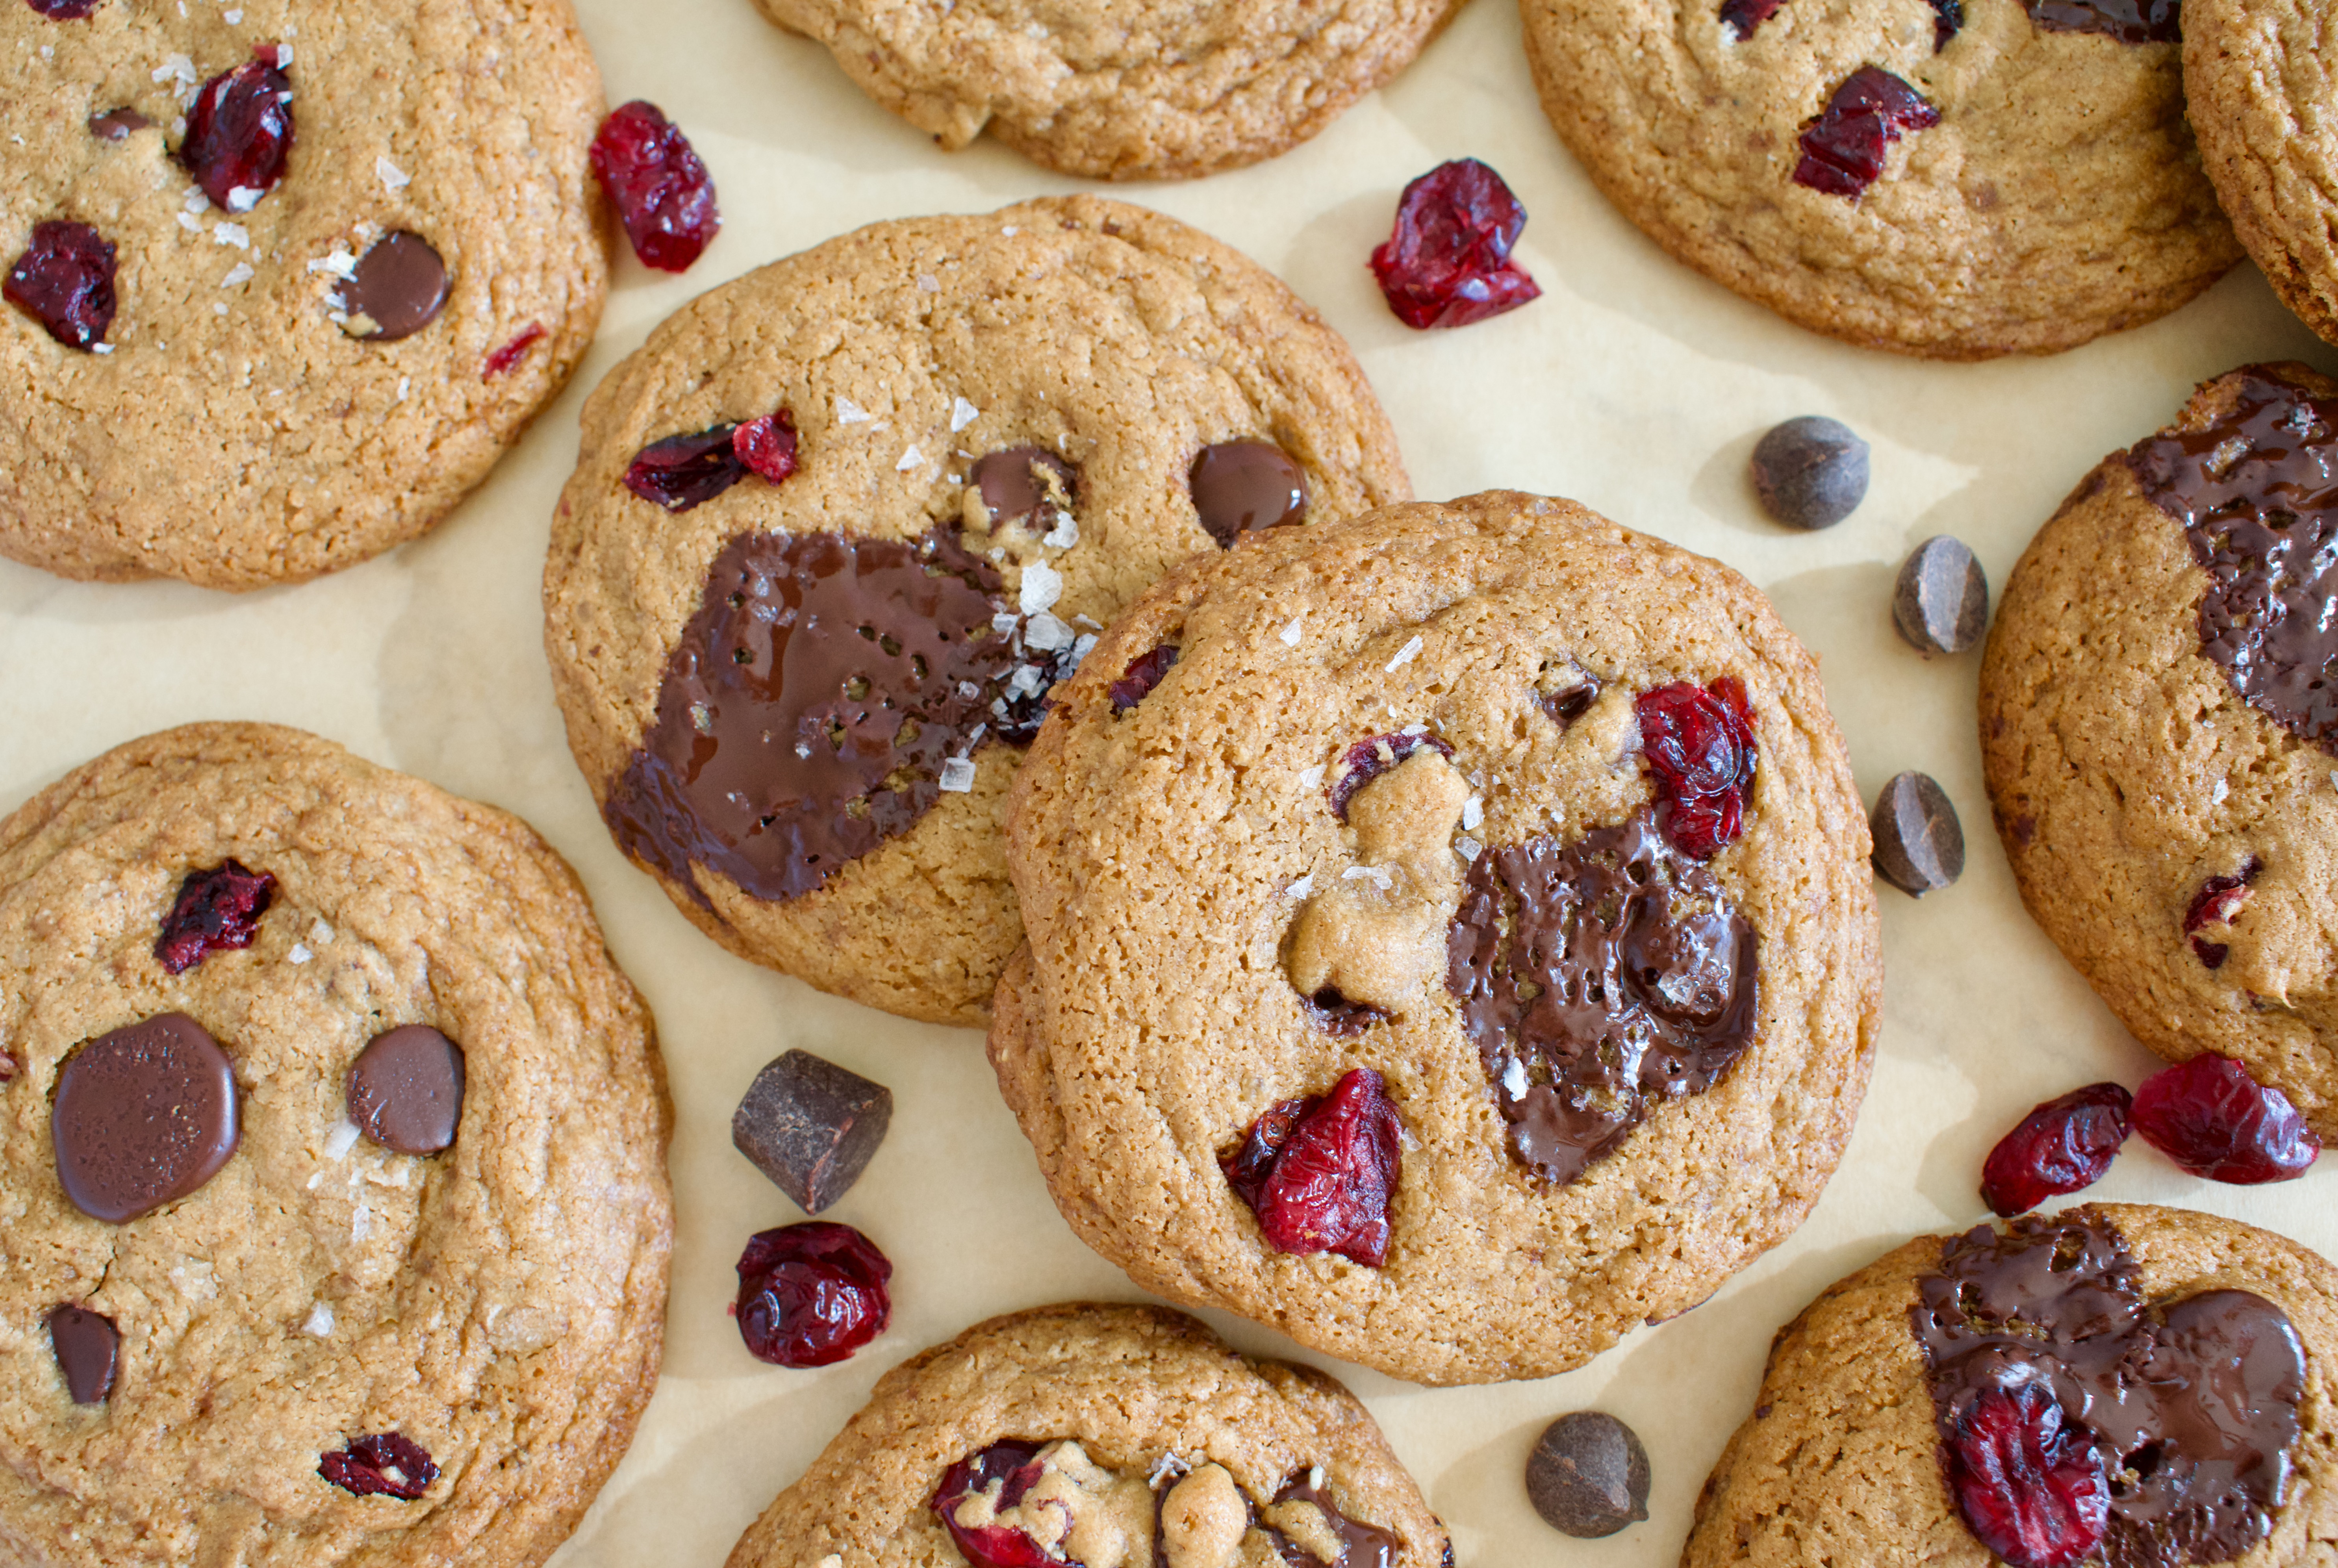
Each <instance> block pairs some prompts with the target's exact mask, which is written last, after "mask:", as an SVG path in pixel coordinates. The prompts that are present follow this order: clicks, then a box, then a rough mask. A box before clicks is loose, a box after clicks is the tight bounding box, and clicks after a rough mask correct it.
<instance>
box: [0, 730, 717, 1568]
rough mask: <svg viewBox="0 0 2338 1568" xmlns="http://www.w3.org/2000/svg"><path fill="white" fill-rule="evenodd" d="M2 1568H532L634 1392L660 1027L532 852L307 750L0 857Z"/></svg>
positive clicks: (135, 800)
mask: <svg viewBox="0 0 2338 1568" xmlns="http://www.w3.org/2000/svg"><path fill="white" fill-rule="evenodd" d="M0 953H5V960H0V969H4V970H5V973H0V1123H5V1126H6V1128H7V1130H8V1135H7V1140H6V1142H5V1148H0V1211H4V1212H5V1213H6V1215H7V1216H8V1219H7V1223H6V1224H5V1226H0V1253H5V1269H0V1558H5V1559H6V1560H7V1561H9V1562H11V1563H27V1564H44V1565H56V1568H68V1565H72V1568H83V1565H85V1568H98V1565H101V1564H102V1565H103V1568H124V1565H126V1564H147V1563H152V1564H163V1563H171V1564H179V1563H261V1562H265V1563H283V1564H288V1565H289V1564H307V1563H342V1562H349V1561H356V1560H359V1559H362V1560H365V1561H368V1562H399V1563H423V1562H434V1563H435V1562H455V1561H463V1562H477V1563H488V1564H493V1565H495V1568H526V1565H529V1564H534V1563H541V1562H542V1561H543V1560H544V1559H545V1558H546V1557H547V1556H549V1555H550V1554H551V1553H552V1551H553V1549H554V1548H555V1546H557V1545H558V1544H560V1542H561V1541H562V1540H563V1539H564V1538H565V1536H566V1535H567V1534H568V1532H569V1531H570V1529H571V1528H573V1527H574V1526H575V1523H576V1521H577V1520H578V1518H579V1517H581V1516H582V1515H583V1514H584V1512H585V1507H586V1505H587V1504H590V1503H591V1502H592V1500H593V1496H594V1493H595V1492H597V1491H598V1490H599V1489H600V1486H601V1484H602V1482H603V1481H604V1479H606V1478H607V1476H608V1474H609V1472H610V1471H611V1470H612V1469H613V1468H614V1466H615V1465H616V1463H617V1460H618V1458H619V1457H620V1455H623V1454H624V1449H625V1446H626V1444H627V1443H628V1442H629V1441H630V1440H631V1438H632V1436H633V1430H634V1421H635V1420H636V1418H637V1417H638V1416H639V1415H640V1413H641V1410H642V1407H643V1405H644V1404H645V1403H646V1402H647V1401H648V1398H649V1394H650V1388H651V1386H652V1385H653V1383H654V1382H655V1381H656V1378H657V1369H658V1355H659V1346H660V1339H661V1334H662V1327H663V1320H664V1314H665V1295H666V1259H667V1253H668V1250H669V1246H670V1240H671V1231H672V1219H671V1209H670V1204H669V1201H668V1197H667V1189H666V1174H665V1141H666V1134H667V1127H668V1112H667V1109H666V1102H665V1092H664V1083H663V1073H662V1072H661V1069H660V1067H659V1064H658V1057H657V1050H656V1046H655V1044H654V1041H653V1034H652V1029H651V1023H650V1017H649V1014H648V1013H647V1012H646V1011H645V1010H644V1009H643V1005H642V1003H641V1000H640V998H639V997H638V996H637V995H634V988H633V987H632V985H629V984H627V982H626V981H625V979H624V976H623V975H620V974H619V973H618V972H617V970H616V968H615V966H614V965H613V964H612V963H611V962H610V959H609V956H608V954H607V952H606V951H605V950H604V948H603V946H602V945H601V935H600V930H599V927H598V926H596V925H595V924H594V919H593V911H592V908H591V907H590V906H589V905H587V904H586V902H585V894H584V891H583V889H582V888H581V887H578V886H577V883H576V879H575V877H574V876H572V875H571V874H570V872H569V870H568V868H567V867H566V866H565V865H564V864H563V863H562V862H561V860H560V858H559V857H558V856H556V855H555V854H554V853H553V852H552V851H551V850H550V849H549V848H545V845H544V843H543V841H542V840H541V839H539V838H536V837H535V834H534V833H532V832H530V831H529V830H528V828H526V826H525V825H524V824H522V823H521V822H520V821H518V820H517V819H516V818H512V817H509V816H506V815H505V814H504V813H503V812H501V811H497V810H494V809H490V808H488V807H485V806H479V805H475V804H473V803H472V802H470V801H467V800H458V799H455V798H454V797H452V796H449V795H447V794H446V793H444V792H443V791H441V790H438V789H434V788H432V787H431V786H430V785H427V784H425V783H423V782H422V781H420V780H419V779H409V778H406V777H404V776H403V775H400V774H397V773H393V772H390V771H388V769H382V768H377V767H374V766H372V765H371V764H369V763H367V762H363V761H360V760H358V759H357V758H355V757H352V756H350V755H349V753H348V752H346V751H343V750H341V749H340V748H339V747H338V746H334V745H331V744H329V743H328V742H326V741H323V740H317V739H315V738H313V737H311V736H308V735H304V734H301V733H300V731H298V730H282V729H276V728H272V727H270V726H264V725H256V724H201V725H193V726H190V727H189V728H186V729H182V730H170V731H168V732H166V733H163V734H160V735H155V736H151V737H149V738H147V739H145V740H137V741H133V742H132V743H130V744H129V745H126V746H123V747H120V748H117V749H116V750H113V751H110V752H108V753H107V754H106V755H104V756H103V757H101V758H99V759H97V760H95V761H93V762H91V763H88V764H87V765H85V766H83V767H81V768H78V769H74V771H73V772H72V773H70V774H68V775H66V776H65V777H64V779H61V780H59V781H58V782H57V783H55V784H54V785H52V786H50V787H49V788H48V789H44V790H43V791H42V792H41V793H40V794H39V795H37V796H35V797H34V799H32V800H31V801H29V802H27V803H26V804H25V805H24V806H22V807H20V808H19V809H17V810H16V811H15V813H14V814H12V815H10V816H9V817H8V818H6V819H5V821H0Z"/></svg>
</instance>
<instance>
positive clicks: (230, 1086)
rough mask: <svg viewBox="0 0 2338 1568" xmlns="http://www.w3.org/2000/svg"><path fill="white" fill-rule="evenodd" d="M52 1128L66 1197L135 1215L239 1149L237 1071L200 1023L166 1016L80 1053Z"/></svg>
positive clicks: (64, 1082) (61, 1081) (86, 1207)
mask: <svg viewBox="0 0 2338 1568" xmlns="http://www.w3.org/2000/svg"><path fill="white" fill-rule="evenodd" d="M49 1124H50V1130H51V1132H52V1134H53V1136H54V1140H55V1143H56V1158H57V1180H58V1181H60V1182H62V1183H63V1184H64V1190H65V1196H66V1197H68V1198H70V1199H72V1200H73V1201H74V1206H75V1207H77V1208H79V1209H80V1210H82V1212H83V1213H84V1214H87V1215H90V1216H91V1217H93V1218H94V1219H98V1220H115V1221H120V1220H135V1219H136V1218H138V1216H140V1215H141V1214H145V1213H150V1212H152V1210H156V1209H160V1208H161V1207H162V1205H163V1204H165V1203H172V1202H176V1201H178V1200H179V1199H182V1198H184V1197H186V1196H187V1195H188V1194H189V1193H191V1192H192V1191H195V1190H196V1189H198V1188H200V1187H201V1186H202V1184H203V1183H204V1182H206V1181H210V1180H211V1178H212V1177H213V1176H215V1175H217V1174H218V1173H219V1169H220V1167H221V1166H222V1165H224V1164H226V1163H227V1161H228V1156H229V1155H231V1154H232V1153H234V1152H235V1145H236V1138H237V1126H236V1103H235V1070H234V1068H233V1066H232V1065H231V1063H229V1061H228V1059H227V1054H226V1053H225V1052H223V1051H221V1049H220V1048H219V1044H218V1043H217V1042H216V1041H214V1040H213V1039H212V1038H211V1036H210V1035H209V1034H205V1033H204V1032H203V1026H202V1025H201V1024H198V1023H196V1022H195V1021H194V1020H193V1019H192V1018H190V1017H188V1016H187V1015H186V1014H184V1013H165V1014H162V1016H160V1017H158V1018H149V1019H147V1020H146V1021H145V1022H144V1023H142V1024H129V1025H127V1026H126V1027H123V1028H121V1029H116V1030H114V1031H113V1033H112V1034H101V1035H99V1036H98V1037H97V1038H96V1039H94V1040H92V1041H90V1042H89V1043H88V1044H85V1045H83V1046H82V1047H81V1049H79V1050H78V1051H75V1052H74V1054H73V1055H72V1056H71V1057H70V1058H69V1059H68V1060H67V1061H66V1063H65V1064H64V1071H62V1072H60V1073H58V1074H57V1092H56V1103H55V1104H54V1106H53V1107H52V1108H51V1111H50V1115H49Z"/></svg>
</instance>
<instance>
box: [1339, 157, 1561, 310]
mask: <svg viewBox="0 0 2338 1568" xmlns="http://www.w3.org/2000/svg"><path fill="white" fill-rule="evenodd" d="M1526 226H1527V210H1526V209H1525V208H1524V207H1521V206H1519V205H1518V198H1517V197H1516V196H1513V195H1511V194H1510V188H1509V187H1508V185H1505V184H1503V183H1502V177H1501V176H1500V175H1499V174H1497V173H1495V172H1494V171H1492V170H1491V169H1488V168H1487V167H1486V165H1484V164H1483V163H1480V162H1478V161H1477V160H1476V159H1475V158H1457V159H1455V160H1454V161H1453V162H1450V163H1439V165H1438V166H1437V167H1436V168H1434V169H1431V170H1430V171H1429V172H1428V173H1426V174H1423V175H1422V176H1421V177H1420V178H1419V179H1418V180H1415V181H1413V182H1412V183H1411V184H1410V185H1408V186H1406V187H1405V188H1404V196H1403V198H1402V200H1400V201H1398V202H1397V207H1396V229H1395V230H1394V232H1392V233H1390V236H1389V237H1388V240H1387V242H1386V243H1385V244H1383V245H1381V246H1380V247H1379V248H1378V249H1376V250H1373V251H1372V275H1373V276H1374V277H1376V278H1378V279H1380V292H1381V293H1382V294H1385V295H1386V296H1388V302H1389V309H1391V310H1393V311H1395V312H1396V318H1397V319H1398V320H1400V321H1401V322H1403V323H1404V324H1405V325H1406V326H1408V327H1423V328H1426V327H1466V326H1468V325H1469V323H1470V322H1472V321H1482V320H1484V319H1486V318H1487V317H1488V316H1498V315H1500V314H1501V313H1502V312H1503V311H1505V310H1515V309H1518V307H1519V306H1521V305H1523V304H1525V303H1526V302H1527V301H1528V300H1529V299H1535V298H1537V296H1539V295H1540V294H1541V293H1542V290H1541V289H1538V288H1537V287H1536V286H1535V280H1534V279H1531V278H1529V277H1528V276H1527V275H1526V274H1525V273H1524V272H1522V271H1520V270H1518V263H1517V262H1515V261H1512V260H1510V259H1509V256H1510V247H1511V246H1513V245H1515V244H1517V243H1518V231H1519V230H1522V229H1524V228H1525V227H1526Z"/></svg>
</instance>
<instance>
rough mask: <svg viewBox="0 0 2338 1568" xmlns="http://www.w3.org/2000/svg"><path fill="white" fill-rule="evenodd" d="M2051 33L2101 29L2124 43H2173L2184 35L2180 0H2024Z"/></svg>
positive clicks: (2035, 19) (2033, 18)
mask: <svg viewBox="0 0 2338 1568" xmlns="http://www.w3.org/2000/svg"><path fill="white" fill-rule="evenodd" d="M2023 5H2025V7H2026V8H2027V9H2028V10H2029V20H2030V22H2031V23H2032V24H2034V25H2036V26H2038V28H2039V29H2041V30H2042V31H2044V32H2048V33H2100V34H2103V35H2105V36H2106V37H2110V38H2116V39H2117V40H2118V41H2119V42H2120V43H2122V44H2173V43H2176V42H2177V41H2178V40H2179V39H2181V38H2182V37H2183V36H2184V31H2183V24H2184V16H2183V12H2182V7H2181V4H2180V0H2023Z"/></svg>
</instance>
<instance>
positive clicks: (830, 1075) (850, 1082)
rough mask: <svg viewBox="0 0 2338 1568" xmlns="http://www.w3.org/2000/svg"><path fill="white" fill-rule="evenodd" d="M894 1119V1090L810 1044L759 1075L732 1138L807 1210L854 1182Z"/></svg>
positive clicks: (734, 1117) (743, 1103) (739, 1112)
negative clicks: (811, 1049) (812, 1048)
mask: <svg viewBox="0 0 2338 1568" xmlns="http://www.w3.org/2000/svg"><path fill="white" fill-rule="evenodd" d="M892 1120H893V1092H892V1091H891V1090H890V1089H888V1088H886V1087H885V1085H883V1084H882V1083H870V1082H869V1080H868V1079H866V1078H863V1077H862V1076H860V1074H859V1073H852V1072H848V1071H847V1070H845V1069H844V1068H842V1067H839V1066H838V1065H837V1064H836V1063H833V1062H830V1061H825V1060H823V1059H822V1058H820V1057H818V1056H815V1055H813V1054H811V1053H810V1052H809V1051H791V1052H789V1053H788V1054H786V1055H784V1056H782V1057H781V1058H780V1059H779V1060H778V1061H776V1062H773V1063H770V1064H769V1065H768V1066H766V1067H765V1068H764V1069H763V1070H762V1071H761V1073H756V1074H755V1081H754V1083H751V1084H749V1085H748V1087H747V1097H746V1098H745V1099H743V1100H742V1101H740V1102H739V1109H738V1110H737V1111H736V1112H733V1113H732V1117H731V1142H732V1143H733V1144H735V1145H736V1146H737V1147H738V1150H739V1152H740V1153H742V1154H744V1155H745V1156H746V1157H747V1158H748V1159H750V1160H752V1161H754V1162H755V1169H757V1170H758V1171H761V1172H762V1173H763V1174H764V1175H766V1176H769V1177H770V1178H771V1180H772V1181H775V1182H777V1183H778V1184H779V1188H780V1191H782V1192H785V1193H786V1194H787V1195H788V1196H789V1197H791V1198H792V1199H794V1200H795V1201H796V1205H797V1207H798V1208H801V1210H803V1211H804V1212H805V1213H807V1214H817V1213H819V1212H820V1210H823V1209H825V1208H827V1207H828V1206H829V1205H830V1204H831V1203H833V1202H835V1201H837V1200H838V1199H839V1198H841V1197H843V1196H844V1194H845V1193H846V1192H847V1191H850V1189H851V1186H852V1184H853V1183H854V1182H855V1181H860V1172H861V1171H865V1170H867V1169H868V1167H869V1158H870V1157H871V1156H872V1155H874V1154H875V1153H876V1152H877V1145H878V1144H879V1143H882V1142H884V1141H885V1129H886V1128H887V1127H888V1126H889V1125H890V1124H891V1123H892Z"/></svg>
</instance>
